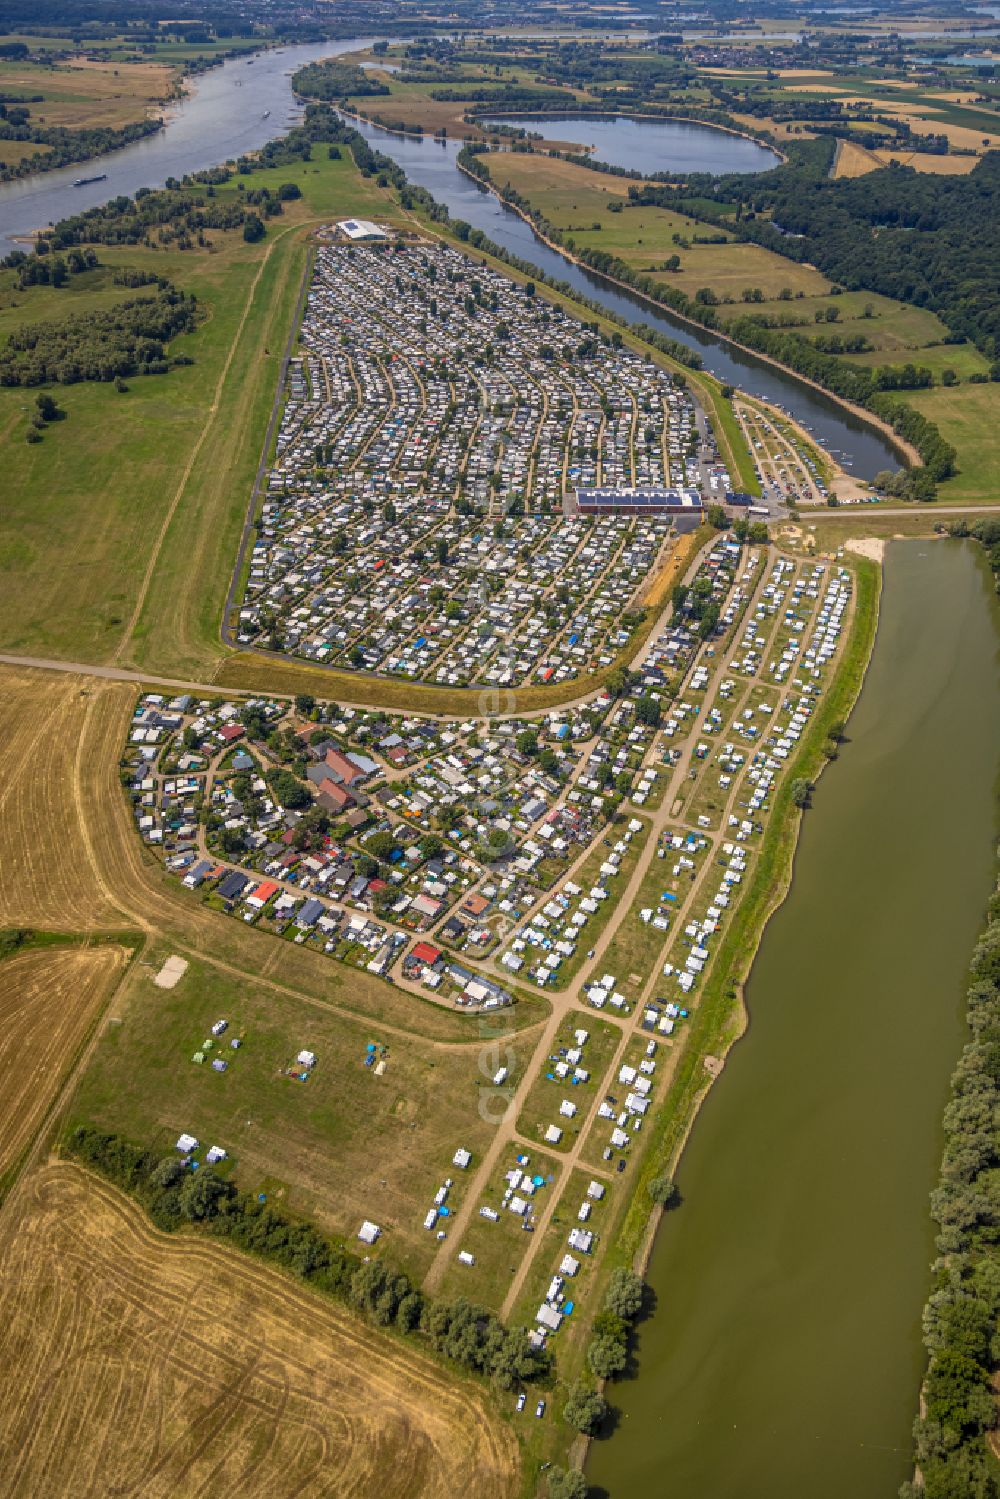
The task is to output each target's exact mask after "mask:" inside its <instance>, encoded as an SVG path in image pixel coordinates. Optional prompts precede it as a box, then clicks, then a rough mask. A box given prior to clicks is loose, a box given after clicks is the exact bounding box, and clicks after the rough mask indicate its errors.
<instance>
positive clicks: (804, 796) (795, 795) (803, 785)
mask: <svg viewBox="0 0 1000 1499" xmlns="http://www.w3.org/2000/svg"><path fill="white" fill-rule="evenodd" d="M812 789H813V788H812V781H807V780H806V779H805V777H804V776H797V777H796V778H795V780H794V781H793V782H792V801H793V802H794V803H795V805H796V806H797V807H808V805H809V802H810V799H811V798H812Z"/></svg>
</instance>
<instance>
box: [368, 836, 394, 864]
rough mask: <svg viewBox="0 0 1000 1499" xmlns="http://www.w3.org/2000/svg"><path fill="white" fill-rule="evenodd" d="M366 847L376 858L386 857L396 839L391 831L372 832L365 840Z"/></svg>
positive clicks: (388, 855) (390, 852)
mask: <svg viewBox="0 0 1000 1499" xmlns="http://www.w3.org/2000/svg"><path fill="white" fill-rule="evenodd" d="M366 847H367V848H368V850H369V852H370V853H372V854H374V856H375V858H376V859H388V858H389V857H390V855H391V854H392V851H393V849H394V848H395V847H396V840H395V838H394V837H393V835H392V834H391V833H374V834H373V835H372V836H371V838H369V839H368V840H367V843H366Z"/></svg>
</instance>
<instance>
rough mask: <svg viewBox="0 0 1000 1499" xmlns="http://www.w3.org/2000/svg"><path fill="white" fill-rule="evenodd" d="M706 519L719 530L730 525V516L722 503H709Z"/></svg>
mask: <svg viewBox="0 0 1000 1499" xmlns="http://www.w3.org/2000/svg"><path fill="white" fill-rule="evenodd" d="M705 519H706V520H707V521H708V524H709V525H710V526H714V527H715V529H716V530H717V531H724V530H725V529H726V527H727V526H728V525H729V517H728V515H727V514H726V512H725V509H724V507H723V506H722V505H709V507H708V509H707V510H706V512H705Z"/></svg>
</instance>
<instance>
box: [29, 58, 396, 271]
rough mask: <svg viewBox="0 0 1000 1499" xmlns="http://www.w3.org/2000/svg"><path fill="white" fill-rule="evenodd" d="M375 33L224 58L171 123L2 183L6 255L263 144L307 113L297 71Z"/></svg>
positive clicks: (196, 80) (197, 78)
mask: <svg viewBox="0 0 1000 1499" xmlns="http://www.w3.org/2000/svg"><path fill="white" fill-rule="evenodd" d="M370 40H371V39H370V38H361V37H355V38H353V39H352V40H350V41H341V42H322V43H314V44H312V45H309V46H299V47H279V48H276V49H275V50H274V51H271V52H258V53H255V54H254V56H253V57H252V58H237V59H234V60H233V61H230V62H226V63H223V64H222V65H221V66H220V67H218V68H212V69H210V70H209V71H208V72H207V73H198V74H196V75H194V76H193V77H191V78H189V79H188V80H187V85H186V86H187V89H188V93H187V95H186V97H185V98H183V99H182V100H180V101H179V102H178V103H177V104H171V105H170V106H168V107H167V108H166V109H165V111H164V118H165V119H166V121H167V123H166V126H165V127H164V129H163V130H158V131H157V133H156V134H155V135H148V136H146V137H145V138H144V139H143V140H141V141H136V142H135V144H134V145H131V146H124V147H123V148H122V149H121V150H120V151H109V152H107V153H106V155H104V156H100V157H95V158H94V159H93V160H91V161H82V162H81V161H78V162H74V164H73V165H72V166H68V167H58V168H57V169H56V170H55V171H53V172H40V173H38V174H36V175H35V176H33V177H22V178H21V179H20V180H19V181H17V182H4V183H0V255H8V254H9V253H10V251H11V250H12V249H13V248H14V246H15V242H16V238H17V237H18V236H24V235H29V234H31V233H32V232H33V231H34V230H36V229H39V228H41V227H43V226H44V225H46V224H54V223H56V222H57V220H59V219H65V218H69V217H70V215H71V214H74V213H80V212H81V211H82V210H83V209H85V208H96V207H97V206H98V205H99V204H101V203H107V201H108V200H109V198H114V197H117V196H118V195H119V193H127V194H128V195H129V196H130V197H131V196H132V194H133V193H135V192H136V191H137V190H138V189H139V188H140V187H162V186H163V184H164V183H165V182H166V180H167V178H168V177H178V178H180V177H183V176H184V174H185V173H186V172H200V171H203V170H204V169H205V168H206V167H214V166H218V165H219V163H220V162H223V161H229V160H232V159H235V158H236V157H237V156H241V155H243V153H244V152H246V151H259V150H260V148H261V146H263V145H265V144H266V143H267V141H269V140H273V139H274V138H275V136H278V135H285V134H287V132H288V130H289V129H290V128H291V125H292V123H293V122H294V121H295V120H299V119H301V117H302V113H303V109H302V105H300V104H299V103H298V101H297V100H296V98H295V95H294V94H293V92H292V85H291V75H292V74H293V73H294V72H295V71H296V70H297V69H298V68H302V67H305V65H306V63H309V62H315V61H316V60H317V59H318V58H321V57H335V56H337V55H339V54H340V53H341V52H350V51H353V50H354V49H355V48H357V47H364V46H367V45H369V44H370ZM265 112H266V114H267V118H266V119H265V117H264V116H265ZM102 172H106V173H107V181H106V182H92V183H89V184H88V185H87V186H86V187H74V186H73V183H74V181H75V180H76V179H77V178H78V177H92V176H97V175H98V174H100V173H102Z"/></svg>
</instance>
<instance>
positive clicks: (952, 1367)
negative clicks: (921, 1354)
mask: <svg viewBox="0 0 1000 1499" xmlns="http://www.w3.org/2000/svg"><path fill="white" fill-rule="evenodd" d="M924 1397H925V1399H926V1402H927V1414H928V1416H929V1417H930V1419H931V1420H932V1421H939V1422H940V1423H941V1425H942V1426H946V1427H951V1428H952V1429H953V1430H955V1431H958V1432H962V1433H965V1432H975V1431H982V1430H983V1429H984V1428H987V1427H991V1426H994V1425H995V1424H996V1411H995V1409H994V1406H993V1401H992V1398H991V1392H990V1385H989V1375H988V1374H987V1373H986V1370H985V1369H984V1368H983V1367H982V1365H981V1364H978V1363H976V1361H975V1359H971V1358H969V1357H968V1355H967V1354H964V1353H958V1352H956V1351H955V1350H954V1349H951V1348H945V1349H944V1350H943V1351H942V1352H941V1353H939V1354H938V1355H937V1356H936V1357H935V1358H934V1359H932V1360H931V1366H930V1368H929V1369H928V1371H927V1380H926V1383H925V1385H924Z"/></svg>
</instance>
